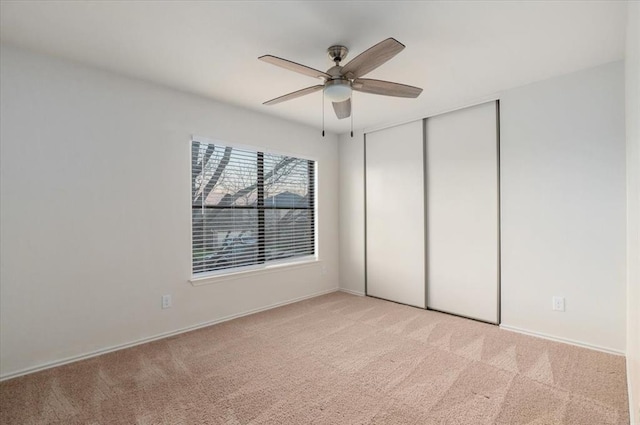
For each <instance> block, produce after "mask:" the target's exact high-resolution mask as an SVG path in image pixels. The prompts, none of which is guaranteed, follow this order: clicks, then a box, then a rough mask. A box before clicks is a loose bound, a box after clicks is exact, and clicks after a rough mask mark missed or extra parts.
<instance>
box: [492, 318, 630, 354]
mask: <svg viewBox="0 0 640 425" xmlns="http://www.w3.org/2000/svg"><path fill="white" fill-rule="evenodd" d="M500 329H504V330H507V331H512V332H518V333H521V334H525V335H531V336H536V337H538V338H544V339H548V340H550V341H556V342H563V343H565V344H571V345H577V346H578V347H583V348H590V349H591V350H597V351H602V352H604V353H609V354H615V355H617V356H624V355H625V353H624V351H620V350H615V349H613V348H607V347H600V346H599V345H593V344H589V343H586V342H582V341H576V340H574V339H569V338H562V337H559V336H555V335H549V334H545V333H542V332H534V331H530V330H527V329H522V328H518V327H515V326H509V325H500Z"/></svg>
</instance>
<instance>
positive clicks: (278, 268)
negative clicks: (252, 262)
mask: <svg viewBox="0 0 640 425" xmlns="http://www.w3.org/2000/svg"><path fill="white" fill-rule="evenodd" d="M321 263H322V261H321V260H318V259H316V258H314V259H310V260H301V261H295V262H293V261H292V262H287V263H281V264H271V265H268V266H263V267H260V268H257V269H251V270H242V271H237V272H229V273H224V274H215V275H209V276H200V277H194V278H191V279H190V280H189V283H191V285H193V286H204V285H212V284H215V283H220V282H226V281H229V280H237V279H246V278H248V277H251V276H259V275H263V274H268V273H278V272H283V271H287V270H294V269H301V268H307V267H314V266H320V264H321Z"/></svg>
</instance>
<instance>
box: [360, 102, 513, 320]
mask: <svg viewBox="0 0 640 425" xmlns="http://www.w3.org/2000/svg"><path fill="white" fill-rule="evenodd" d="M490 102H493V103H494V104H495V108H496V165H497V166H496V186H497V203H498V205H497V218H496V219H497V233H498V234H497V250H498V252H497V291H496V297H497V315H496V317H497V322H490V321H486V320H482V319H478V318H474V317H468V316H465V315H461V314H457V313H450V312H446V311H442V313H446V314H450V315H453V316H458V317H464V318H466V319H471V320H475V321H478V322H483V323H489V324H492V325H500V323H501V321H502V318H501V312H502V305H501V303H502V264H501V258H502V228H501V226H502V218H501V217H502V203H501V176H500V151H501V145H500V99H494V100H489V101H486V102H480V103H477V104H474V105H468V106H465V107H463V108H456V109H452V110H450V111H446V112H443V113H440V114H436V115H432V116H430V117H427V118H423V119H422V170H423V189H424V195H423V196H424V256H425V258H424V276H425V282H424V283H425V291H424V296H425V299H424V305H425V307H424V309H425V310H431V311H439V312H440V310H436V309H432V308H430V307H429V299H428V297H429V291H428V288H429V274H428V272H429V243H428V237H427V235H428V232H429V226H428V214H429V198H428V195H429V193H428V189H429V185H428V172H427V163H428V157H427V154H428V149H427V143H428V140H427V121H428V120H429V118H433V117H436V116H439V115H443V114H446V113H449V112H455V111H457V110H461V109H465V108H469V107H473V106H478V105H481V104H484V103H490ZM363 145H364V149H363V151H364V155H363V162H364V167H363V170H364V179H363V183H364V185H363V190H364V293H365V296H370V297H374V298H376V297H375V296H373V295H370V294H369V291H368V255H367V133H364V141H363ZM391 302H396V301H391ZM411 307H415V306H411ZM416 308H421V307H416Z"/></svg>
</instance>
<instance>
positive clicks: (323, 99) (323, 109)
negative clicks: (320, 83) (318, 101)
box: [322, 90, 324, 137]
mask: <svg viewBox="0 0 640 425" xmlns="http://www.w3.org/2000/svg"><path fill="white" fill-rule="evenodd" d="M322 137H324V90H322Z"/></svg>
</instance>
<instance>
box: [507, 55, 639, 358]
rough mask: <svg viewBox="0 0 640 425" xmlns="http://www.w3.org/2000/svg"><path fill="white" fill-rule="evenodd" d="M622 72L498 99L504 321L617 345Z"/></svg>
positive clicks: (577, 76) (621, 305)
mask: <svg viewBox="0 0 640 425" xmlns="http://www.w3.org/2000/svg"><path fill="white" fill-rule="evenodd" d="M623 69H624V68H623V63H622V62H616V63H612V64H608V65H604V66H600V67H597V68H593V69H589V70H585V71H581V72H576V73H573V74H569V75H565V76H561V77H557V78H553V79H550V80H546V81H543V82H540V83H536V84H531V85H528V86H525V87H521V88H518V89H514V90H509V91H507V92H505V93H504V94H503V95H502V96H501V98H500V123H501V139H500V140H501V158H500V159H501V202H502V324H503V325H504V326H511V327H515V328H519V329H522V330H528V331H532V332H536V333H542V334H548V335H551V336H554V337H559V338H566V339H571V340H576V341H579V342H584V343H588V344H591V345H594V346H598V347H602V348H606V349H611V350H616V351H621V352H622V351H624V349H625V328H626V325H625V320H626V318H625V316H626V315H625V196H626V193H625V148H624V77H623ZM554 295H558V296H562V297H565V299H566V311H565V312H556V311H552V309H551V298H552V296H554Z"/></svg>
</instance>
